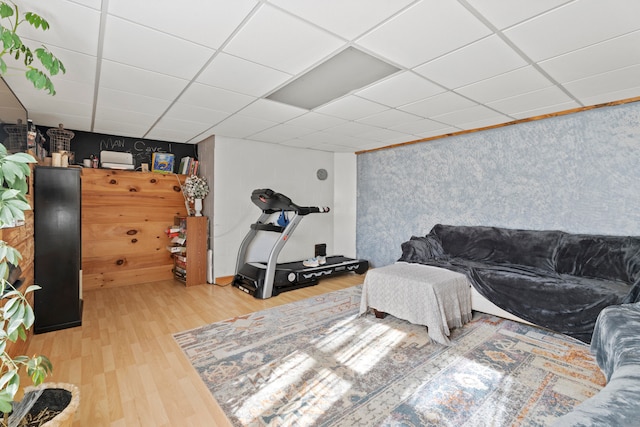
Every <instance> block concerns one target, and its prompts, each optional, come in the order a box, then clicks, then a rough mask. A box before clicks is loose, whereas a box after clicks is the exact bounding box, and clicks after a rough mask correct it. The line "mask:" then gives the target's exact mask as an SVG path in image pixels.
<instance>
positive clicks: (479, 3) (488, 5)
mask: <svg viewBox="0 0 640 427" xmlns="http://www.w3.org/2000/svg"><path fill="white" fill-rule="evenodd" d="M571 1H573V0H535V1H531V0H509V1H506V2H505V1H504V0H467V3H469V4H470V5H471V7H473V8H474V9H475V10H476V11H477V12H478V13H480V14H482V16H484V17H485V18H486V19H487V20H489V21H490V22H491V23H492V24H493V25H495V26H496V27H498V28H499V29H505V28H507V27H510V26H512V25H514V24H517V23H518V22H522V21H526V20H528V19H530V18H532V17H535V16H537V15H540V14H542V13H544V12H546V11H548V10H551V9H554V8H556V7H558V6H561V5H563V4H566V3H569V2H571Z"/></svg>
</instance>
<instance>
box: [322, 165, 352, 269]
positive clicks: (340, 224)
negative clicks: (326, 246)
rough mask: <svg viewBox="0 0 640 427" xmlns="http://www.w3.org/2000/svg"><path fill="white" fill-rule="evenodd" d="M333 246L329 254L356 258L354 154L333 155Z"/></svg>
mask: <svg viewBox="0 0 640 427" xmlns="http://www.w3.org/2000/svg"><path fill="white" fill-rule="evenodd" d="M333 164H334V174H335V179H334V190H333V192H334V201H333V206H332V209H333V244H334V250H333V251H332V252H329V254H335V255H344V256H347V257H351V258H355V257H356V205H357V197H356V191H357V183H358V180H357V167H356V165H357V162H356V155H355V154H354V153H335V154H334V162H333Z"/></svg>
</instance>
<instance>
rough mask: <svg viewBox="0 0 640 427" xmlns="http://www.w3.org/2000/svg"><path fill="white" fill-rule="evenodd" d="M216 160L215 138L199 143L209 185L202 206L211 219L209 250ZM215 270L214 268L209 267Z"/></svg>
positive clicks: (201, 171)
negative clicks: (207, 193)
mask: <svg viewBox="0 0 640 427" xmlns="http://www.w3.org/2000/svg"><path fill="white" fill-rule="evenodd" d="M214 158H215V137H213V136H210V137H208V138H206V139H204V140H203V141H201V142H199V143H198V160H199V161H200V166H199V171H198V172H199V173H198V175H200V176H201V177H203V178H206V180H207V183H208V184H209V195H208V196H207V197H205V199H204V201H203V204H202V205H203V206H202V214H203V215H205V216H208V217H209V246H208V247H209V248H211V247H212V246H213V243H212V242H213V225H212V224H213V220H214V217H213V206H214V201H215V195H214V191H213V189H214V185H215V174H214V167H215V163H214ZM212 264H213V263H212ZM208 267H209V268H211V269H212V268H213V266H212V265H211V266H208ZM207 280H208V281H210V282H211V283H213V270H211V271H207Z"/></svg>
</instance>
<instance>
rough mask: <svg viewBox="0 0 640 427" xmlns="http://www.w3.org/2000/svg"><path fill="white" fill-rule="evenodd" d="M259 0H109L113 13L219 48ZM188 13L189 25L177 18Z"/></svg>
mask: <svg viewBox="0 0 640 427" xmlns="http://www.w3.org/2000/svg"><path fill="white" fill-rule="evenodd" d="M256 4H257V2H256V1H255V0H234V1H233V2H229V1H227V0H207V1H202V0H181V1H180V3H179V5H178V4H177V3H176V2H175V1H173V0H136V1H131V0H109V14H111V15H114V16H118V17H121V18H124V19H126V20H129V21H133V22H137V23H139V24H141V25H144V26H147V27H149V28H154V29H156V30H158V31H161V32H163V33H166V34H172V35H174V36H177V37H180V38H182V39H185V40H190V41H193V42H196V43H198V44H201V45H203V46H208V47H212V48H215V49H217V48H219V47H220V46H221V45H222V44H223V43H224V42H225V40H226V39H227V38H228V37H229V36H230V35H231V33H232V32H233V31H234V30H235V28H236V27H237V26H238V25H239V24H240V23H241V22H242V20H243V19H245V18H246V17H247V15H249V13H250V12H251V10H252V9H253V8H254V7H255V6H256ZM183 13H186V16H188V19H185V22H188V25H179V23H178V22H177V19H179V16H180V15H182V14H183Z"/></svg>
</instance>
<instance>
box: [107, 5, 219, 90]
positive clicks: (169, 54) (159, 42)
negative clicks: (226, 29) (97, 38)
mask: <svg viewBox="0 0 640 427" xmlns="http://www.w3.org/2000/svg"><path fill="white" fill-rule="evenodd" d="M154 46H156V47H155V48H154ZM214 52H215V51H214V50H213V49H209V48H206V47H203V46H200V45H198V44H195V43H193V42H190V41H186V40H182V39H179V38H177V37H175V36H171V35H169V34H165V33H162V32H160V31H158V30H153V29H151V28H147V27H143V26H142V25H137V24H134V23H131V22H129V21H125V20H123V19H120V18H116V17H114V16H110V17H109V18H107V25H106V29H105V35H104V50H103V57H104V58H105V59H108V60H111V61H115V62H120V63H123V64H127V65H131V66H134V67H137V68H142V69H145V70H158V71H160V72H161V73H162V74H167V75H169V76H173V77H178V78H183V79H189V80H190V79H192V78H193V76H195V75H196V73H197V72H198V71H200V69H201V68H202V67H203V66H204V64H205V63H206V62H207V61H208V60H209V58H210V57H211V56H212V55H213V53H214Z"/></svg>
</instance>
